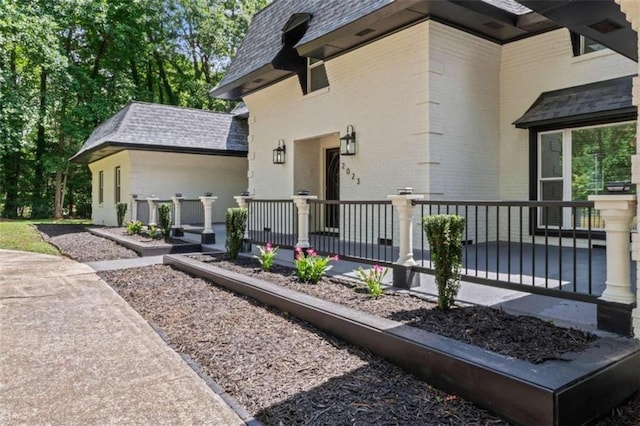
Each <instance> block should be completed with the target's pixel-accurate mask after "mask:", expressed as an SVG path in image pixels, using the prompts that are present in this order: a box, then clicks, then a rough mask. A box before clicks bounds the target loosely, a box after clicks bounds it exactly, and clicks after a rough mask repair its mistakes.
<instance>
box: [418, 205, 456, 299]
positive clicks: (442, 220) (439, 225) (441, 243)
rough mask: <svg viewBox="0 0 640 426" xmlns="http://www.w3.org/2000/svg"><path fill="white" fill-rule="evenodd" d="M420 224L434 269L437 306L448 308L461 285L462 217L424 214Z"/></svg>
mask: <svg viewBox="0 0 640 426" xmlns="http://www.w3.org/2000/svg"><path fill="white" fill-rule="evenodd" d="M422 227H423V229H424V231H425V233H426V235H427V240H429V250H430V252H431V261H432V262H433V266H434V269H435V273H436V284H437V286H438V307H439V308H440V309H449V308H450V307H451V305H453V303H454V301H455V298H456V295H457V294H458V289H459V288H460V268H461V266H462V234H463V232H464V218H463V217H462V216H457V215H433V216H427V217H424V218H422Z"/></svg>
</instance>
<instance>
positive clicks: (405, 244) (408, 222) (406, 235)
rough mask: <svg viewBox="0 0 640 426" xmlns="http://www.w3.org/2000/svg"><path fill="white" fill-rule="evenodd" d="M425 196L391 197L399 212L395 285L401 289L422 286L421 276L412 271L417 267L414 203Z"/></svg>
mask: <svg viewBox="0 0 640 426" xmlns="http://www.w3.org/2000/svg"><path fill="white" fill-rule="evenodd" d="M423 198H424V196H423V195H414V194H401V195H389V196H387V199H389V200H391V205H392V206H393V208H394V209H396V211H397V212H398V226H399V228H400V229H399V232H398V234H399V237H400V241H399V248H400V253H399V255H398V260H396V261H395V262H394V264H393V285H394V287H399V288H405V289H409V288H413V287H418V286H420V274H419V273H418V272H416V271H414V270H413V269H412V266H415V265H416V261H415V260H414V259H413V210H414V209H413V201H414V200H422V199H423Z"/></svg>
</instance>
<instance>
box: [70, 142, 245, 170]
mask: <svg viewBox="0 0 640 426" xmlns="http://www.w3.org/2000/svg"><path fill="white" fill-rule="evenodd" d="M109 148H111V149H109ZM124 150H132V151H155V152H171V153H176V154H202V155H218V156H222V157H246V156H247V155H248V150H227V149H212V148H199V147H185V146H162V145H148V144H136V143H127V142H113V141H109V142H104V143H101V144H100V145H97V146H95V147H93V148H91V149H88V150H86V151H82V152H79V153H77V154H76V155H74V156H73V157H71V158H70V159H69V161H70V162H72V163H75V164H89V163H93V162H96V161H99V160H101V159H103V158H105V157H108V156H110V155H113V154H116V153H118V152H121V151H124Z"/></svg>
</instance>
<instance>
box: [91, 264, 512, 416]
mask: <svg viewBox="0 0 640 426" xmlns="http://www.w3.org/2000/svg"><path fill="white" fill-rule="evenodd" d="M100 275H101V277H102V278H104V279H105V280H106V281H108V282H109V283H111V285H113V286H114V288H115V289H116V290H117V291H118V293H119V294H120V295H121V296H122V297H123V298H124V299H125V300H126V301H127V302H128V303H129V304H130V305H131V306H133V308H134V309H136V310H137V311H138V312H140V313H141V314H142V316H143V317H144V318H145V319H146V320H147V321H149V322H152V323H155V324H157V325H158V326H159V327H160V328H161V329H162V330H163V331H164V332H165V333H166V334H167V336H168V338H169V339H170V340H171V342H172V344H174V345H175V346H176V347H177V350H178V351H180V352H183V353H187V354H189V355H190V356H191V357H192V358H194V359H195V360H196V361H197V362H198V363H200V364H201V365H202V366H203V368H204V369H205V371H206V372H207V374H208V375H210V376H211V377H212V378H213V379H214V380H215V381H216V382H217V383H218V384H219V385H220V386H222V387H223V388H224V389H225V390H226V391H227V392H229V393H230V394H231V395H232V396H233V397H234V398H235V399H236V400H238V402H240V403H241V404H242V405H244V406H245V407H246V408H247V410H248V411H249V413H251V414H252V415H253V416H255V417H256V418H257V419H258V420H260V421H261V422H263V423H265V424H267V425H289V424H372V425H373V424H375V425H396V424H412V425H414V424H426V425H463V424H464V425H497V424H505V422H504V421H502V420H501V419H499V418H497V417H496V416H494V415H492V414H491V413H488V412H487V411H485V410H483V409H480V408H478V407H477V406H475V405H474V404H472V403H470V402H468V401H465V400H463V399H461V398H459V397H456V396H453V395H448V394H446V393H444V392H442V391H440V390H437V389H434V388H432V387H430V386H429V385H428V384H426V383H424V382H422V381H420V380H418V379H416V378H414V377H413V376H411V375H410V374H407V373H405V372H403V371H402V370H401V369H400V368H398V367H396V366H395V365H393V364H391V363H389V362H387V361H386V360H384V359H383V358H380V357H378V356H375V355H373V354H371V353H369V352H368V351H366V350H363V349H360V348H358V347H354V346H351V345H349V344H346V343H344V342H343V341H341V340H339V339H337V338H335V337H332V336H330V335H328V334H325V333H323V332H321V331H318V330H317V329H315V328H313V327H311V326H309V325H308V324H307V323H305V322H302V321H300V320H298V319H296V318H293V317H290V316H288V315H287V314H285V313H281V312H279V311H275V310H273V309H270V308H267V307H265V306H260V305H258V304H257V303H256V302H255V301H253V300H252V299H248V298H245V297H241V296H238V295H235V294H233V293H230V292H228V291H226V290H224V289H220V288H217V287H215V286H212V285H211V284H210V283H209V282H207V281H206V280H203V279H200V278H194V277H191V276H189V275H187V274H185V273H182V272H180V271H176V270H173V269H171V268H170V267H168V266H153V267H145V268H137V269H127V270H122V271H109V272H101V273H100Z"/></svg>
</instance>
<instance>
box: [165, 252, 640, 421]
mask: <svg viewBox="0 0 640 426" xmlns="http://www.w3.org/2000/svg"><path fill="white" fill-rule="evenodd" d="M163 263H164V264H167V265H171V266H173V267H175V268H177V269H179V270H182V271H184V272H188V273H190V274H192V275H195V276H199V277H202V278H206V279H208V280H210V281H212V282H214V283H215V284H217V285H219V286H222V287H224V288H227V289H229V290H232V291H234V292H236V293H240V294H243V295H246V296H249V297H251V298H253V299H255V300H257V301H259V302H261V303H264V304H266V305H269V306H272V307H275V308H277V309H279V310H281V311H284V312H288V313H289V314H291V315H293V316H295V317H297V318H299V319H301V320H304V321H307V322H309V323H310V324H311V325H313V326H315V327H317V328H319V329H321V330H324V331H326V332H328V333H331V334H333V335H336V336H338V337H340V338H342V339H344V340H346V341H347V342H349V343H352V344H355V345H358V346H361V347H364V348H366V349H368V350H370V351H371V352H373V353H375V354H377V355H380V356H382V357H384V358H386V359H388V360H390V361H391V362H393V363H395V364H397V365H400V366H401V367H402V368H404V369H406V370H408V371H410V372H412V373H413V374H415V375H416V376H417V377H419V378H421V379H423V380H425V381H426V382H428V383H429V384H432V385H434V386H436V387H438V388H440V389H442V390H445V391H447V392H452V393H455V394H457V395H460V396H462V397H463V398H465V399H468V400H470V401H473V402H475V403H476V404H478V405H480V406H482V407H484V408H486V409H488V410H490V411H492V412H495V413H497V414H498V415H500V416H502V417H504V418H506V419H508V420H511V421H514V422H517V423H520V424H554V425H559V424H584V423H586V422H589V421H591V420H593V419H595V418H597V417H599V416H601V415H603V414H606V413H607V412H608V411H609V410H611V409H612V408H614V407H616V406H618V405H620V404H621V403H623V402H624V401H625V400H626V399H627V398H629V397H630V396H631V395H633V394H634V393H635V392H636V391H637V390H638V389H640V375H638V374H637V372H638V371H640V344H639V343H638V342H636V341H634V340H632V339H627V338H622V337H613V336H611V337H609V336H607V337H600V339H598V341H597V343H596V344H592V345H591V346H590V347H589V348H588V349H587V350H586V351H584V352H582V353H579V354H565V356H566V357H571V361H556V360H552V361H547V362H545V363H543V364H538V365H535V364H531V363H528V362H525V361H521V360H517V359H514V358H510V357H507V356H504V355H500V354H496V353H493V352H489V351H486V350H484V349H481V348H479V347H476V346H473V345H469V344H466V343H463V342H459V341H456V340H453V339H450V338H447V337H444V336H440V335H437V334H434V333H430V332H427V331H425V330H421V329H418V328H415V327H410V326H407V325H404V324H402V323H400V322H397V321H393V320H389V319H385V318H381V317H377V316H375V315H370V314H367V313H364V312H361V311H358V310H356V309H352V308H349V307H346V306H342V305H339V304H336V303H332V302H328V301H325V300H322V299H319V298H317V297H314V296H310V295H307V294H304V293H300V292H297V291H295V290H291V289H288V288H284V287H281V286H278V285H276V284H272V283H269V282H266V281H263V280H259V279H256V278H253V277H249V276H245V275H242V274H239V273H236V272H231V271H228V270H224V269H221V268H218V267H216V266H212V265H210V264H206V263H203V262H200V261H197V260H195V259H192V258H190V257H188V256H184V255H165V256H164V260H163ZM320 285H321V284H320Z"/></svg>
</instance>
